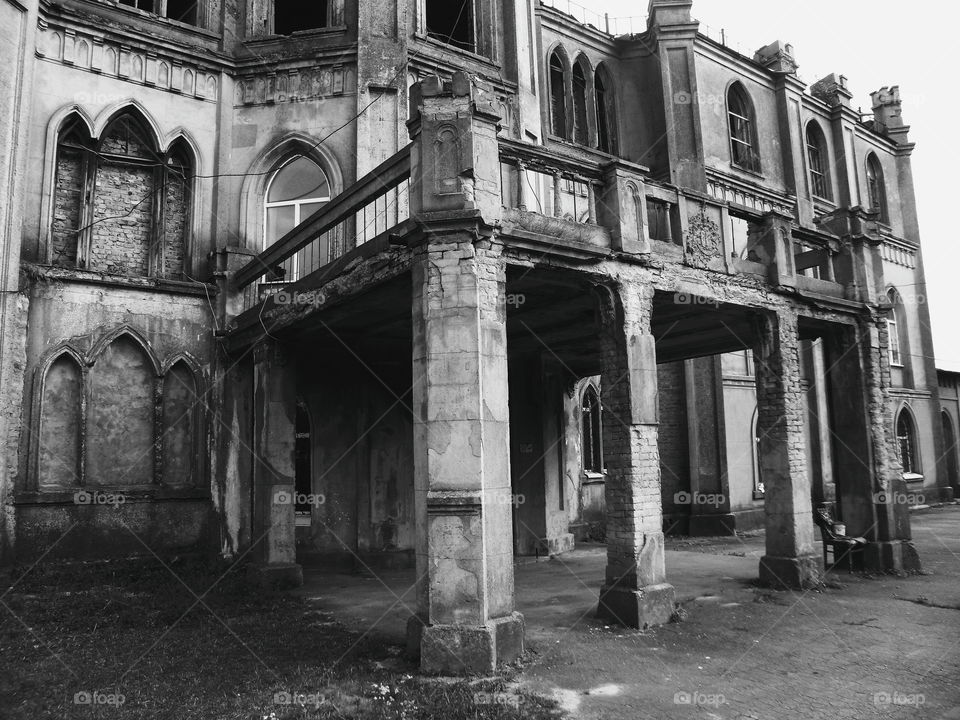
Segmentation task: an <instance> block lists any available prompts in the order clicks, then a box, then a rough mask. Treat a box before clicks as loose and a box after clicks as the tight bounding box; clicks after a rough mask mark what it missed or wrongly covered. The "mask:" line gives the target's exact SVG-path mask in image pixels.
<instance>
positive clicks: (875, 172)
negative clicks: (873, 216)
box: [867, 153, 887, 222]
mask: <svg viewBox="0 0 960 720" xmlns="http://www.w3.org/2000/svg"><path fill="white" fill-rule="evenodd" d="M867 202H868V203H869V205H870V207H869V209H870V210H871V211H872V212H875V213H878V214H879V216H880V220H881V221H882V222H887V189H886V186H885V185H884V182H883V168H882V167H880V161H879V160H877V156H876V155H875V154H874V153H870V155H868V156H867Z"/></svg>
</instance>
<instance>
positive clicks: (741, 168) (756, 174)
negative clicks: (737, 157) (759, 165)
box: [730, 160, 766, 180]
mask: <svg viewBox="0 0 960 720" xmlns="http://www.w3.org/2000/svg"><path fill="white" fill-rule="evenodd" d="M730 167H731V168H732V169H734V170H736V171H738V172H742V173H746V174H747V175H752V176H753V177H755V178H759V179H760V180H765V179H766V177H765V176H764V174H763V172H762V171H761V170H754V169H753V168H748V167H745V166H743V165H739V164H737V163H735V162H734V161H733V160H731V161H730Z"/></svg>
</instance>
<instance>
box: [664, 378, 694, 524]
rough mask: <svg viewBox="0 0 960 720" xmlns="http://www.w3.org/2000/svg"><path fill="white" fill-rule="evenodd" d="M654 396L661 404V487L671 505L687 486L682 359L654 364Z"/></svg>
mask: <svg viewBox="0 0 960 720" xmlns="http://www.w3.org/2000/svg"><path fill="white" fill-rule="evenodd" d="M657 399H658V403H659V408H660V432H659V435H658V445H659V448H660V487H661V495H662V498H663V506H664V508H670V507H672V506H673V496H674V494H675V493H677V492H679V491H681V490H689V489H690V454H689V447H688V444H687V440H688V437H687V406H686V386H685V381H684V372H683V363H682V362H673V363H666V364H663V365H658V366H657Z"/></svg>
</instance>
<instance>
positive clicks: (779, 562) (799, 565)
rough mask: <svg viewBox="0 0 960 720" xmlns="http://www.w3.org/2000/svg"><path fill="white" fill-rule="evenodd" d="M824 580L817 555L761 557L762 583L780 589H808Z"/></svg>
mask: <svg viewBox="0 0 960 720" xmlns="http://www.w3.org/2000/svg"><path fill="white" fill-rule="evenodd" d="M822 582H823V570H822V568H821V567H820V558H819V557H817V556H816V555H801V556H800V557H772V556H770V555H764V556H763V557H762V558H760V584H761V585H763V586H765V587H772V588H775V589H778V590H806V589H808V588H813V587H817V586H818V585H820V584H821V583H822Z"/></svg>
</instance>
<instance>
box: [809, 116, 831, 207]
mask: <svg viewBox="0 0 960 720" xmlns="http://www.w3.org/2000/svg"><path fill="white" fill-rule="evenodd" d="M805 135H806V137H805V138H804V140H805V142H806V146H807V169H808V171H809V174H810V194H811V195H812V196H813V197H814V198H817V199H818V200H826V201H827V202H833V183H832V182H831V177H830V163H829V150H828V146H827V138H826V135H825V134H824V132H823V128H821V127H820V123H818V122H817V121H816V120H811V121H810V122H808V123H807V131H806V133H805Z"/></svg>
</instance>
